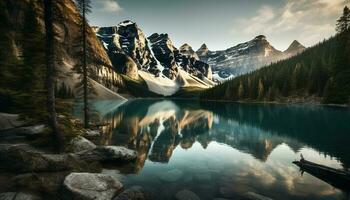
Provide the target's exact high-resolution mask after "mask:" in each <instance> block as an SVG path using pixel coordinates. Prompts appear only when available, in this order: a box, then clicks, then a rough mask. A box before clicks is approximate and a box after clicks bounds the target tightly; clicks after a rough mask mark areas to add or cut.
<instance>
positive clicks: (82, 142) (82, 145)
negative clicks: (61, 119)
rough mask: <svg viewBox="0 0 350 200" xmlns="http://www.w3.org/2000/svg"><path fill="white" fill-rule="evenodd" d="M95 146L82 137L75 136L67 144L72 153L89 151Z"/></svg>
mask: <svg viewBox="0 0 350 200" xmlns="http://www.w3.org/2000/svg"><path fill="white" fill-rule="evenodd" d="M95 148H96V145H95V144H94V143H92V142H90V141H89V140H87V139H86V138H84V137H81V136H77V137H75V138H73V139H72V140H71V142H70V144H69V147H68V150H69V151H71V152H74V153H78V152H81V151H91V150H93V149H95Z"/></svg>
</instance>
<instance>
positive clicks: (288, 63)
mask: <svg viewBox="0 0 350 200" xmlns="http://www.w3.org/2000/svg"><path fill="white" fill-rule="evenodd" d="M348 10H349V9H348V8H347V7H346V8H345V9H344V14H343V16H342V17H341V18H340V19H339V20H338V22H337V32H338V33H337V35H336V36H334V37H332V38H330V39H328V40H324V41H323V42H320V43H319V44H317V45H315V46H313V47H311V48H309V49H307V50H305V51H304V52H303V53H301V54H299V55H296V56H294V57H292V58H289V59H287V60H283V61H279V62H277V63H272V64H271V65H269V66H266V67H264V68H262V69H260V70H257V71H254V72H251V73H249V74H246V75H242V76H239V77H236V78H234V79H232V80H229V81H227V82H224V83H222V84H220V85H218V86H216V87H214V88H212V89H209V90H207V91H205V92H203V93H202V94H201V99H202V100H225V101H260V102H273V101H286V100H288V99H298V98H311V99H314V100H315V99H316V101H321V103H326V104H349V103H350V82H349V80H350V30H349V27H350V14H349V11H348Z"/></svg>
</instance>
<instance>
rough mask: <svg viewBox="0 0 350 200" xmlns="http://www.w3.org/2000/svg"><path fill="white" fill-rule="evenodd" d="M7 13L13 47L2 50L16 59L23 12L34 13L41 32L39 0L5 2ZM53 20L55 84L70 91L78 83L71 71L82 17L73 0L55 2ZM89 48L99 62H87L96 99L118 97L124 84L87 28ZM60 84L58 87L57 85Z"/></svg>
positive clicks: (40, 4)
mask: <svg viewBox="0 0 350 200" xmlns="http://www.w3.org/2000/svg"><path fill="white" fill-rule="evenodd" d="M5 5H6V8H8V9H6V10H4V11H3V10H2V11H1V12H6V13H7V15H8V18H7V20H8V21H7V22H6V23H9V24H11V26H10V27H12V28H11V29H10V30H9V31H8V35H9V37H8V38H9V39H10V40H11V42H10V43H11V44H12V46H9V47H2V48H7V49H9V52H11V53H12V54H13V55H15V56H17V57H18V56H20V55H19V53H18V52H21V48H22V47H21V46H22V45H21V30H23V25H24V22H25V20H26V19H25V12H27V11H28V9H33V10H34V11H35V15H36V16H35V17H36V18H37V20H38V23H39V24H40V26H41V27H40V29H41V30H42V32H43V33H44V30H45V29H44V20H43V16H44V5H43V3H42V1H30V0H16V1H5ZM53 6H54V9H55V13H54V14H55V17H54V20H55V22H54V31H55V34H56V38H55V39H56V41H55V48H56V49H55V52H56V57H57V60H58V61H57V63H56V66H57V70H58V82H61V83H64V84H65V85H66V86H67V87H69V88H70V89H71V90H73V91H74V90H75V88H76V87H75V86H76V84H77V82H78V81H79V75H78V74H77V73H76V72H75V71H74V70H73V68H74V66H75V65H76V63H78V59H79V57H77V55H78V54H79V53H78V52H79V51H80V48H78V47H77V45H76V44H77V39H78V38H77V36H78V35H79V30H80V27H79V25H78V22H79V20H81V16H80V14H79V12H78V10H77V7H76V5H75V4H74V2H73V1H72V0H60V1H54V5H53ZM87 32H88V34H87V41H88V45H87V47H88V49H89V52H90V54H91V56H92V57H93V58H94V60H98V63H96V62H92V61H91V60H89V61H88V67H89V71H90V72H91V73H92V74H93V75H91V78H92V80H91V81H92V85H93V86H94V87H95V92H96V96H95V97H98V98H114V97H116V98H119V97H120V96H118V95H117V94H116V92H118V88H120V87H121V86H122V85H123V83H122V79H121V77H120V76H119V75H118V74H117V73H115V72H114V70H113V69H112V64H111V62H110V59H109V57H108V55H107V54H106V52H105V50H104V49H103V46H102V45H101V43H100V41H99V40H98V39H97V38H96V36H95V33H94V31H93V30H92V29H91V28H90V27H88V28H87ZM58 85H61V84H58Z"/></svg>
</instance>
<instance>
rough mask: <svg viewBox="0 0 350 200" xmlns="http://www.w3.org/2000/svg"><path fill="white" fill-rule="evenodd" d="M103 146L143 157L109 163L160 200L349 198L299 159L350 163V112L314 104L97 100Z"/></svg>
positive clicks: (128, 181)
mask: <svg viewBox="0 0 350 200" xmlns="http://www.w3.org/2000/svg"><path fill="white" fill-rule="evenodd" d="M92 106H93V108H94V118H95V120H100V121H101V122H104V123H108V125H107V126H104V127H103V133H104V134H103V137H102V139H101V141H99V142H100V143H101V144H103V145H118V146H126V147H128V148H131V149H135V150H136V151H137V152H138V158H137V160H136V162H135V163H133V164H130V165H127V166H123V167H120V169H105V170H104V172H105V173H109V174H112V175H115V176H118V177H119V178H120V179H121V180H122V182H123V184H124V185H125V186H126V187H129V186H134V185H138V186H142V187H143V188H144V189H145V190H147V191H149V192H150V193H152V194H153V197H154V198H156V199H164V200H165V199H174V196H175V195H176V194H177V193H178V192H179V191H181V190H184V189H185V190H189V191H191V192H193V193H195V194H196V195H197V196H198V197H200V199H204V200H206V199H215V198H225V199H244V197H245V196H247V195H252V194H253V195H256V194H258V195H263V196H266V197H269V198H272V199H349V196H350V195H349V194H350V192H349V190H347V189H344V188H337V187H334V186H332V185H330V184H328V183H326V182H324V181H322V180H320V179H318V178H316V177H314V176H312V175H310V174H308V173H307V172H305V173H303V174H302V173H301V172H300V170H299V168H298V167H297V166H295V165H294V164H293V163H292V162H293V161H294V160H299V159H300V154H302V155H303V156H304V158H305V159H307V160H310V161H313V162H316V163H319V164H323V165H327V166H330V167H333V168H338V169H348V168H349V166H350V147H349V142H350V111H349V110H348V109H346V108H334V107H321V106H311V105H310V106H309V105H272V104H269V105H265V104H238V103H203V102H197V101H190V100H163V99H160V100H157V99H147V100H132V101H127V102H119V101H96V102H92Z"/></svg>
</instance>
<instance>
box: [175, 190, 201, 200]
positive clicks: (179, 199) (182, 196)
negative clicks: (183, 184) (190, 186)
mask: <svg viewBox="0 0 350 200" xmlns="http://www.w3.org/2000/svg"><path fill="white" fill-rule="evenodd" d="M175 199H176V200H200V198H199V197H198V196H197V195H196V194H195V193H193V192H192V191H189V190H181V191H180V192H178V193H176V195H175Z"/></svg>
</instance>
